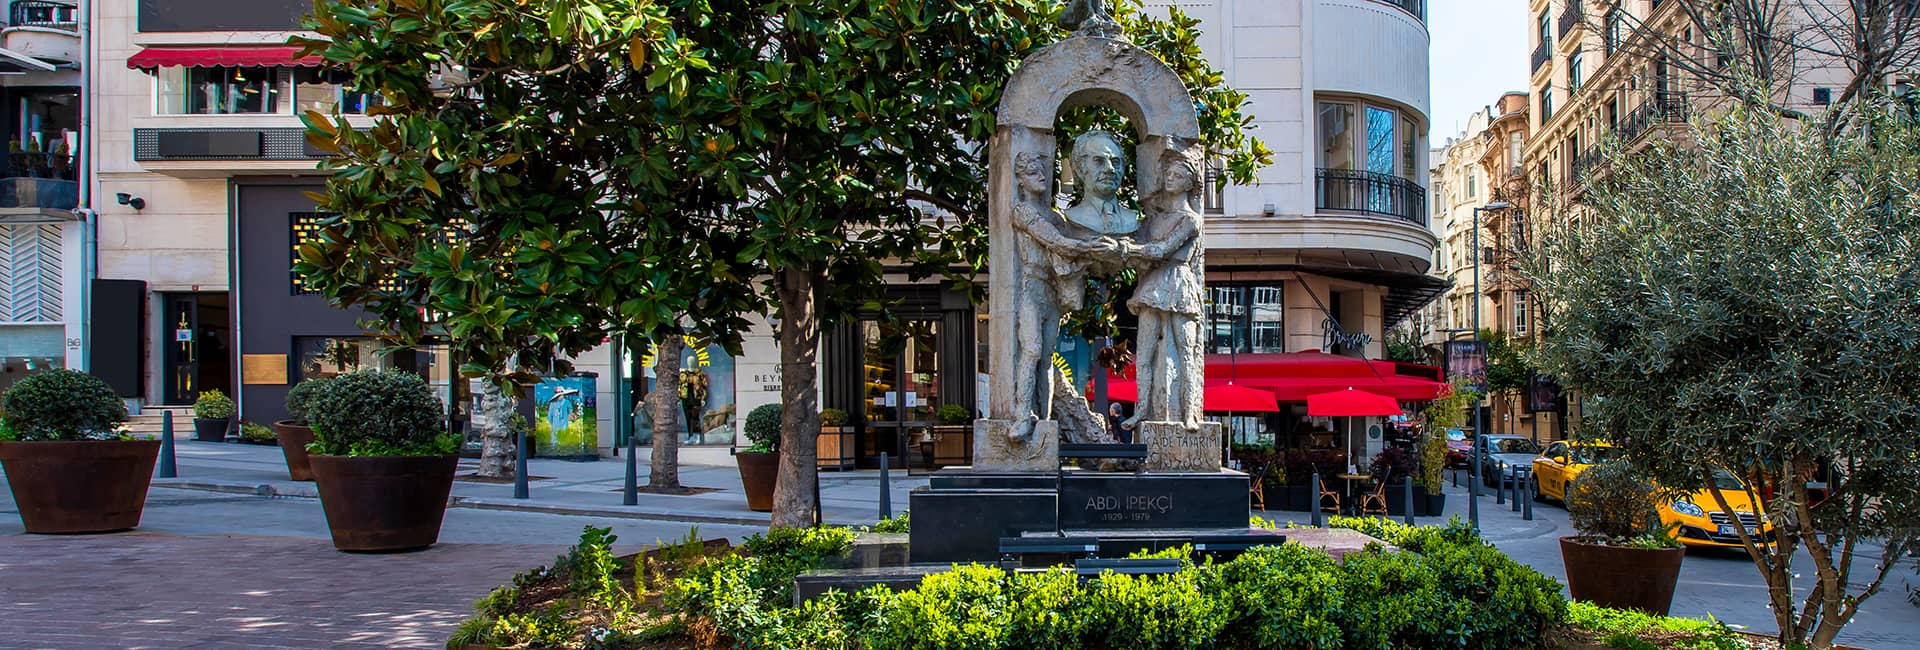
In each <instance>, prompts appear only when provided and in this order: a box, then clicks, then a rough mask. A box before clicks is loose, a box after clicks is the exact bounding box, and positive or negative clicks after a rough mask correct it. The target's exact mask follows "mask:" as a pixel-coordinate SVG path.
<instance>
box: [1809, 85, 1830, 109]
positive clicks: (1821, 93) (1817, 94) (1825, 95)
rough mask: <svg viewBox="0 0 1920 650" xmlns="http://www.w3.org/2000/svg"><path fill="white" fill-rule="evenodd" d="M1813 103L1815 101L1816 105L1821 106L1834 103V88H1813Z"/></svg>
mask: <svg viewBox="0 0 1920 650" xmlns="http://www.w3.org/2000/svg"><path fill="white" fill-rule="evenodd" d="M1813 103H1814V104H1815V105H1819V106H1826V105H1828V104H1832V103H1833V89H1832V88H1815V89H1813Z"/></svg>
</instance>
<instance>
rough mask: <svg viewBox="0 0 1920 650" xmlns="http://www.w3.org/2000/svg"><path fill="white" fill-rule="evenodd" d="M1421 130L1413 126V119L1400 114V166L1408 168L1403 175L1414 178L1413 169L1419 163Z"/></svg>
mask: <svg viewBox="0 0 1920 650" xmlns="http://www.w3.org/2000/svg"><path fill="white" fill-rule="evenodd" d="M1419 145H1420V132H1419V131H1415V130H1414V128H1413V119H1412V118H1409V117H1407V116H1405V115H1402V116H1400V157H1401V161H1400V168H1401V169H1404V170H1406V171H1405V172H1403V173H1402V174H1400V175H1401V176H1405V177H1407V178H1413V177H1414V175H1415V174H1414V173H1413V170H1414V169H1416V165H1418V164H1419V157H1420V150H1419V149H1418V147H1419Z"/></svg>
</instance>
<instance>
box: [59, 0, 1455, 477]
mask: <svg viewBox="0 0 1920 650" xmlns="http://www.w3.org/2000/svg"><path fill="white" fill-rule="evenodd" d="M1148 4H1149V10H1150V11H1164V10H1165V7H1168V6H1171V5H1172V4H1173V3H1167V2H1150V3H1148ZM95 6H96V7H97V9H96V13H97V14H98V18H99V20H100V25H101V29H100V30H99V35H98V38H96V39H95V42H94V45H93V48H92V51H93V53H94V56H95V59H96V61H97V64H96V65H95V66H94V67H93V70H92V71H91V72H92V77H91V78H92V81H93V83H94V87H95V90H96V94H97V96H98V97H99V99H100V101H101V102H102V104H103V105H111V106H115V107H116V110H114V111H112V112H110V114H105V115H103V116H102V119H101V120H100V121H99V122H98V123H97V124H96V131H97V133H98V138H99V141H100V145H99V147H98V148H99V150H100V156H98V160H97V166H98V177H99V191H101V192H104V193H106V194H105V195H108V196H111V195H114V194H126V195H128V196H130V197H138V198H140V199H141V207H139V208H137V209H136V207H135V206H133V205H110V206H106V207H105V208H103V209H102V210H101V217H100V225H101V227H102V232H103V235H102V238H101V245H102V249H101V255H100V273H99V276H98V277H100V278H103V279H109V280H120V281H125V282H124V283H121V284H117V285H115V286H117V287H119V289H118V291H119V293H118V294H116V296H117V297H118V298H119V299H120V302H119V303H116V304H113V305H109V306H108V308H109V309H110V310H113V311H114V315H116V316H118V315H124V316H126V317H129V318H137V319H138V321H139V322H140V323H141V325H140V326H138V327H137V328H136V329H137V331H132V332H129V333H124V335H123V336H120V337H118V338H116V339H115V341H113V342H111V343H109V344H110V345H121V346H123V347H126V348H128V349H130V350H132V353H130V354H126V355H123V356H121V357H118V358H119V360H120V361H121V362H122V363H123V364H125V365H126V366H128V368H123V369H122V370H123V371H124V372H128V373H131V374H132V375H134V376H137V377H138V379H137V381H135V382H134V384H136V385H135V388H134V390H133V392H134V393H135V394H133V395H130V398H131V399H135V400H137V401H138V402H140V403H142V404H148V405H180V404H186V403H189V402H191V400H192V399H193V397H194V396H195V395H197V394H198V392H200V391H203V390H210V389H215V388H218V389H222V390H225V391H227V392H229V393H235V394H237V395H238V396H239V402H240V406H241V415H242V417H244V418H247V419H249V420H254V421H267V420H271V419H274V418H277V417H279V416H280V415H281V413H282V412H283V411H282V407H281V400H282V399H283V398H284V395H285V393H286V391H287V389H288V388H289V387H290V386H292V385H293V384H294V383H297V382H298V381H300V380H302V379H303V378H307V377H313V376H323V375H327V374H332V373H335V372H340V371H344V370H348V369H352V368H356V367H368V366H396V367H402V368H411V369H414V370H417V371H420V372H422V373H423V374H425V375H427V376H428V377H429V379H430V380H431V381H432V382H433V383H434V385H435V386H436V388H437V389H438V390H440V391H441V392H442V396H443V398H445V399H447V400H448V401H449V402H450V403H452V404H455V405H456V407H455V412H454V413H451V414H450V416H452V418H453V419H455V420H456V421H458V420H461V419H463V417H464V414H465V412H466V411H467V409H466V407H464V406H463V404H465V403H469V402H470V399H471V397H470V396H471V393H472V390H471V387H470V385H469V384H468V383H467V382H466V381H465V380H459V379H457V378H455V377H454V376H453V373H452V368H455V367H457V363H456V362H455V360H453V359H450V358H448V356H447V354H446V353H445V352H443V351H439V350H433V349H428V350H421V351H410V352H407V353H404V354H400V355H395V356H383V355H377V354H375V352H377V348H378V344H377V343H376V342H375V341H374V340H373V339H372V338H371V337H370V336H369V335H368V333H366V332H364V331H363V330H362V329H361V323H360V322H359V321H360V320H361V319H362V317H363V316H362V315H361V314H358V313H355V312H352V311H345V310H337V309H333V308H331V307H329V306H327V305H326V304H325V302H324V301H323V300H322V299H321V298H320V297H318V296H316V295H313V294H310V293H307V292H304V291H303V290H302V288H301V286H300V281H299V278H297V277H294V276H292V274H291V273H290V271H289V267H290V265H291V263H292V257H291V255H292V250H293V247H294V246H296V245H297V244H298V242H299V241H300V238H301V237H303V236H306V233H308V232H310V231H311V228H312V224H313V223H314V221H315V220H316V219H318V218H320V217H321V216H322V215H319V214H317V213H315V211H314V206H313V203H312V201H311V200H310V199H308V198H306V196H305V192H309V191H319V190H320V189H321V188H322V187H323V182H322V178H321V177H320V176H319V175H317V174H316V172H315V165H316V163H317V162H318V161H319V155H318V152H316V151H313V150H311V149H309V148H307V147H306V145H305V143H304V140H303V138H302V137H301V125H300V122H299V120H298V118H297V117H296V115H297V114H298V113H299V112H301V111H303V110H305V109H307V108H319V109H320V110H322V111H328V110H331V109H333V108H336V107H337V108H339V109H340V110H341V111H342V112H344V113H348V114H353V113H357V112H362V111H364V110H365V109H366V108H368V107H370V106H373V105H376V104H377V103H378V102H379V98H378V97H375V96H368V95H362V94H357V93H354V92H351V90H350V89H346V88H343V87H342V86H341V85H340V84H339V83H338V82H339V80H338V79H334V78H329V77H328V76H327V75H325V74H323V73H321V72H319V71H318V70H317V69H316V67H315V66H316V65H317V62H316V61H313V60H311V59H301V58H297V57H296V56H295V54H296V52H295V50H294V49H292V48H289V47H286V46H284V45H283V43H284V42H285V40H286V38H287V37H288V36H289V35H291V34H294V33H297V30H298V29H299V27H298V25H299V18H300V16H301V15H302V14H304V13H305V12H306V11H308V10H309V9H310V7H309V5H308V3H307V1H306V0H251V1H249V2H237V1H234V0H101V1H100V2H98V3H96V5H95ZM1178 6H1179V7H1180V8H1181V9H1182V10H1184V11H1186V12H1188V13H1189V14H1191V15H1193V16H1194V17H1196V18H1198V19H1200V20H1201V29H1202V30H1203V31H1204V33H1205V39H1204V41H1203V43H1202V49H1203V51H1204V52H1205V53H1206V55H1207V56H1208V58H1209V60H1210V61H1212V62H1213V63H1214V64H1215V65H1216V66H1217V67H1219V68H1221V69H1222V70H1223V71H1224V72H1225V74H1226V77H1227V79H1226V82H1227V84H1228V85H1230V86H1233V87H1235V88H1237V89H1240V90H1242V91H1245V92H1246V93H1247V94H1248V95H1249V97H1250V99H1251V106H1250V107H1249V109H1250V113H1251V114H1252V115H1253V116H1254V120H1255V121H1254V124H1255V126H1256V127H1257V129H1256V131H1255V133H1256V134H1257V135H1258V137H1260V138H1262V139H1263V140H1265V141H1266V142H1267V143H1268V145H1269V146H1270V147H1271V148H1272V149H1273V150H1274V151H1275V152H1276V155H1275V164H1274V165H1272V166H1271V167H1269V168H1267V169H1265V170H1262V171H1261V172H1260V176H1259V183H1258V184H1257V185H1251V186H1229V185H1226V184H1222V183H1218V182H1217V181H1216V183H1215V185H1214V187H1213V188H1212V191H1210V192H1207V193H1206V205H1205V206H1204V207H1205V212H1206V214H1207V218H1208V223H1207V231H1206V237H1207V245H1208V247H1209V250H1208V255H1207V262H1208V271H1207V281H1208V284H1209V291H1210V294H1211V295H1210V298H1211V310H1212V313H1211V316H1210V320H1211V321H1212V322H1211V327H1210V332H1211V339H1210V346H1209V352H1211V353H1215V354H1217V355H1219V357H1220V358H1223V359H1229V361H1227V362H1225V363H1223V364H1222V366H1223V367H1225V368H1227V370H1225V371H1221V370H1217V369H1210V372H1213V373H1215V376H1219V373H1221V372H1229V373H1230V372H1233V368H1237V367H1240V366H1237V365H1234V364H1233V363H1232V362H1231V361H1230V360H1231V359H1252V358H1256V357H1258V356H1260V355H1274V354H1281V353H1299V352H1313V353H1328V354H1337V355H1347V356H1351V357H1370V358H1371V357H1379V356H1381V355H1382V350H1383V343H1382V340H1383V339H1384V334H1385V330H1386V329H1387V328H1388V327H1390V326H1391V325H1393V324H1394V323H1395V322H1397V321H1399V320H1401V319H1403V318H1405V317H1407V316H1408V315H1409V314H1411V313H1413V312H1414V311H1415V310H1417V309H1419V308H1420V307H1422V306H1424V305H1425V304H1426V303H1427V302H1428V301H1430V300H1431V299H1432V298H1433V297H1435V296H1437V295H1438V294H1439V292H1440V290H1441V289H1442V288H1444V281H1443V280H1440V279H1436V278H1433V277H1431V276H1429V275H1428V270H1429V267H1430V265H1431V260H1432V258H1433V253H1434V250H1435V246H1436V239H1435V237H1434V235H1433V233H1432V231H1431V230H1430V229H1429V223H1428V214H1429V210H1428V208H1427V192H1426V185H1427V169H1428V161H1427V159H1426V152H1427V148H1428V144H1427V137H1426V133H1427V129H1428V125H1429V117H1428V114H1427V112H1428V95H1429V93H1428V71H1427V70H1428V66H1427V57H1428V42H1429V40H1428V36H1427V31H1426V25H1425V17H1424V7H1423V3H1422V2H1419V1H1418V0H1215V1H1211V2H1180V3H1178ZM889 297H890V298H892V299H893V300H894V301H895V304H896V305H898V307H897V310H896V311H897V313H896V314H895V315H896V317H897V318H896V320H895V321H893V322H884V323H883V322H882V321H881V320H879V319H869V320H860V321H857V322H850V323H845V324H843V325H841V326H840V327H838V328H836V329H832V330H829V331H828V332H826V333H825V334H824V335H823V340H822V350H821V356H820V359H821V370H820V372H821V377H820V380H821V387H822V388H821V398H822V402H821V403H822V405H823V406H824V407H831V408H838V409H842V410H845V411H847V412H848V413H849V415H850V424H851V425H852V427H853V429H854V432H853V433H852V435H853V439H852V440H851V441H850V443H851V444H850V445H849V446H850V447H851V448H852V449H853V450H854V452H855V455H857V457H858V458H857V464H861V465H871V464H872V463H873V462H874V461H875V457H876V456H877V454H878V453H879V452H881V451H888V452H892V453H893V454H894V457H895V458H898V457H900V456H901V455H902V454H901V453H900V451H901V450H902V449H903V448H904V447H905V446H906V445H907V444H908V443H907V440H908V439H909V437H910V436H912V435H913V432H915V431H917V430H919V429H922V428H924V427H925V426H927V425H929V424H932V423H933V420H934V419H935V418H934V414H935V413H936V411H937V409H938V408H939V407H940V406H945V405H959V406H963V407H967V408H969V409H970V410H973V409H975V408H976V407H977V404H978V400H979V399H980V398H981V397H982V393H983V392H984V391H982V390H981V389H980V386H981V384H982V383H983V382H984V381H985V377H984V376H983V375H982V373H984V372H985V367H984V364H983V363H982V362H981V359H982V358H983V356H982V355H981V354H980V351H981V346H983V345H985V333H986V328H985V327H982V326H981V325H980V323H981V322H982V321H983V319H986V318H991V316H992V315H991V314H988V313H985V312H986V309H985V306H984V305H980V306H976V305H974V304H972V303H971V302H970V301H969V300H968V298H967V296H966V294H964V293H962V292H956V291H953V290H951V289H949V288H945V287H942V286H940V285H937V284H920V283H913V282H908V281H906V279H905V278H901V279H900V281H899V282H897V283H896V284H895V285H894V286H893V288H892V289H891V295H890V296H889ZM696 343H698V342H696ZM1066 343H1067V344H1069V345H1067V346H1063V350H1064V351H1065V352H1066V354H1065V355H1064V356H1065V357H1071V358H1070V359H1068V358H1063V359H1062V360H1061V361H1060V364H1061V365H1063V366H1066V367H1069V368H1078V369H1079V370H1080V372H1081V373H1083V374H1082V375H1081V377H1082V378H1084V373H1085V369H1086V367H1087V365H1086V364H1087V358H1088V357H1090V356H1091V352H1090V351H1091V348H1092V344H1091V343H1089V342H1085V341H1077V342H1066ZM778 359H779V355H778V350H777V349H776V347H775V339H774V338H773V336H772V328H771V326H770V324H768V325H763V326H761V327H759V328H756V330H755V331H754V332H753V333H752V334H751V335H749V336H748V337H747V340H746V342H745V345H744V348H743V350H742V354H741V355H740V356H738V357H733V356H729V355H727V354H726V353H725V352H724V351H723V350H720V349H719V348H718V347H714V346H703V345H697V344H696V345H694V346H692V348H691V349H690V350H689V352H688V353H687V358H686V360H685V361H686V362H687V363H686V365H687V367H689V368H699V369H701V370H702V371H703V372H705V373H706V374H707V380H708V386H709V399H708V402H707V405H706V408H705V409H704V411H703V414H702V417H701V422H700V423H699V424H698V425H697V426H695V427H692V429H693V430H694V431H693V432H692V433H691V434H690V435H689V437H688V439H687V440H686V441H685V442H687V443H688V444H696V445H698V444H707V445H730V444H734V443H735V441H736V440H738V436H737V431H738V427H739V423H740V422H741V420H743V419H744V415H745V414H746V412H748V411H749V410H751V409H752V408H754V407H756V406H759V405H762V404H769V403H777V402H778V401H779V395H780V385H779V373H778V371H777V363H778ZM650 361H651V354H650V351H649V350H646V349H621V348H619V347H618V346H614V345H608V346H604V347H603V348H602V349H600V350H596V351H594V352H591V353H589V354H587V355H583V356H582V358H580V359H579V360H578V366H579V367H580V368H582V369H585V370H589V371H593V372H595V373H597V374H598V378H597V384H596V388H595V389H594V390H592V391H588V392H589V393H590V394H593V395H595V396H596V398H597V402H598V408H597V418H596V419H597V423H598V426H597V429H598V444H597V446H598V447H599V448H600V449H601V450H602V451H603V452H605V451H607V450H608V449H609V448H610V447H612V446H613V445H614V443H615V441H616V440H618V439H620V438H619V436H620V435H621V434H624V433H626V432H628V431H631V430H634V429H635V425H636V423H634V422H633V421H632V419H631V418H630V417H628V415H629V414H631V413H633V409H632V408H631V407H632V400H633V399H635V398H636V397H637V396H638V395H640V394H642V393H644V391H645V390H646V383H647V379H646V377H647V375H648V373H649V372H650ZM642 419H644V418H642ZM638 429H639V431H638V434H639V435H640V436H641V438H642V440H645V439H646V437H647V436H648V435H649V434H648V433H647V432H646V431H645V429H646V427H645V425H644V423H639V426H638Z"/></svg>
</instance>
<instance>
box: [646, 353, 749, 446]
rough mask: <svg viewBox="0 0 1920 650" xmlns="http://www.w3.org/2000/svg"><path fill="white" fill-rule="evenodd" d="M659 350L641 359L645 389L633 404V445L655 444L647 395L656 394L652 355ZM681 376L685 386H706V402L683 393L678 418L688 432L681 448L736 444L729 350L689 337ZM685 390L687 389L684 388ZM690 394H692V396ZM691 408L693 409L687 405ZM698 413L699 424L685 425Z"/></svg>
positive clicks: (683, 357)
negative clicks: (634, 437)
mask: <svg viewBox="0 0 1920 650" xmlns="http://www.w3.org/2000/svg"><path fill="white" fill-rule="evenodd" d="M656 350H657V348H655V347H649V348H648V349H647V353H646V354H645V355H644V356H643V357H642V358H641V359H640V363H641V368H643V370H642V372H643V373H644V374H643V375H642V376H643V377H644V378H645V381H646V387H645V390H644V391H641V393H640V395H639V398H638V401H636V403H635V404H634V407H633V409H634V413H635V414H637V417H635V418H634V423H633V434H634V435H635V436H637V437H636V439H635V441H634V444H637V445H640V446H646V445H651V444H653V418H652V416H651V415H650V411H649V410H648V408H647V404H646V399H645V398H646V395H647V394H650V393H651V392H652V391H653V380H654V377H653V355H654V352H655V351H656ZM680 368H681V372H680V374H681V377H682V379H683V382H684V385H685V386H703V387H704V388H705V393H706V395H705V396H704V399H703V398H702V397H701V396H700V395H699V394H698V391H684V390H683V391H682V393H683V396H684V397H685V398H686V401H684V402H682V405H683V408H681V409H676V410H677V411H678V412H679V415H678V417H676V418H675V420H676V421H677V422H679V423H680V425H681V430H682V431H684V432H686V433H685V435H684V436H683V437H681V439H680V444H682V445H712V446H727V445H732V444H733V442H734V420H735V419H736V418H738V416H739V414H738V412H737V409H736V406H735V403H734V358H733V356H732V355H729V354H727V352H726V349H724V348H721V347H720V346H718V345H705V346H703V345H701V344H700V342H699V341H696V340H694V339H692V338H691V337H689V338H688V339H687V341H686V347H685V348H684V352H682V353H681V357H680ZM683 387H684V386H683ZM689 393H690V394H689ZM688 405H692V408H685V406H688ZM695 411H697V412H698V416H697V417H698V419H699V421H698V422H697V423H695V426H686V425H687V423H688V422H689V414H690V413H693V412H695Z"/></svg>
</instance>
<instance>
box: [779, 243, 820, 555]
mask: <svg viewBox="0 0 1920 650" xmlns="http://www.w3.org/2000/svg"><path fill="white" fill-rule="evenodd" d="M817 281H818V274H817V272H816V270H815V269H811V268H809V269H787V270H785V271H781V272H780V274H779V276H778V277H777V279H776V283H777V287H776V290H777V291H778V292H779V294H780V403H781V404H782V406H781V408H780V479H779V482H777V483H775V484H774V488H773V527H774V528H805V527H808V526H812V525H813V508H814V493H813V485H814V473H815V472H817V471H819V463H818V462H817V461H816V460H815V457H816V456H817V454H818V444H819V439H820V400H819V396H818V394H817V393H816V391H815V389H814V383H815V381H814V380H815V372H816V367H817V365H818V363H817V360H818V358H819V353H820V321H819V315H818V314H817V313H815V311H814V295H813V289H814V283H815V282H817Z"/></svg>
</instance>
